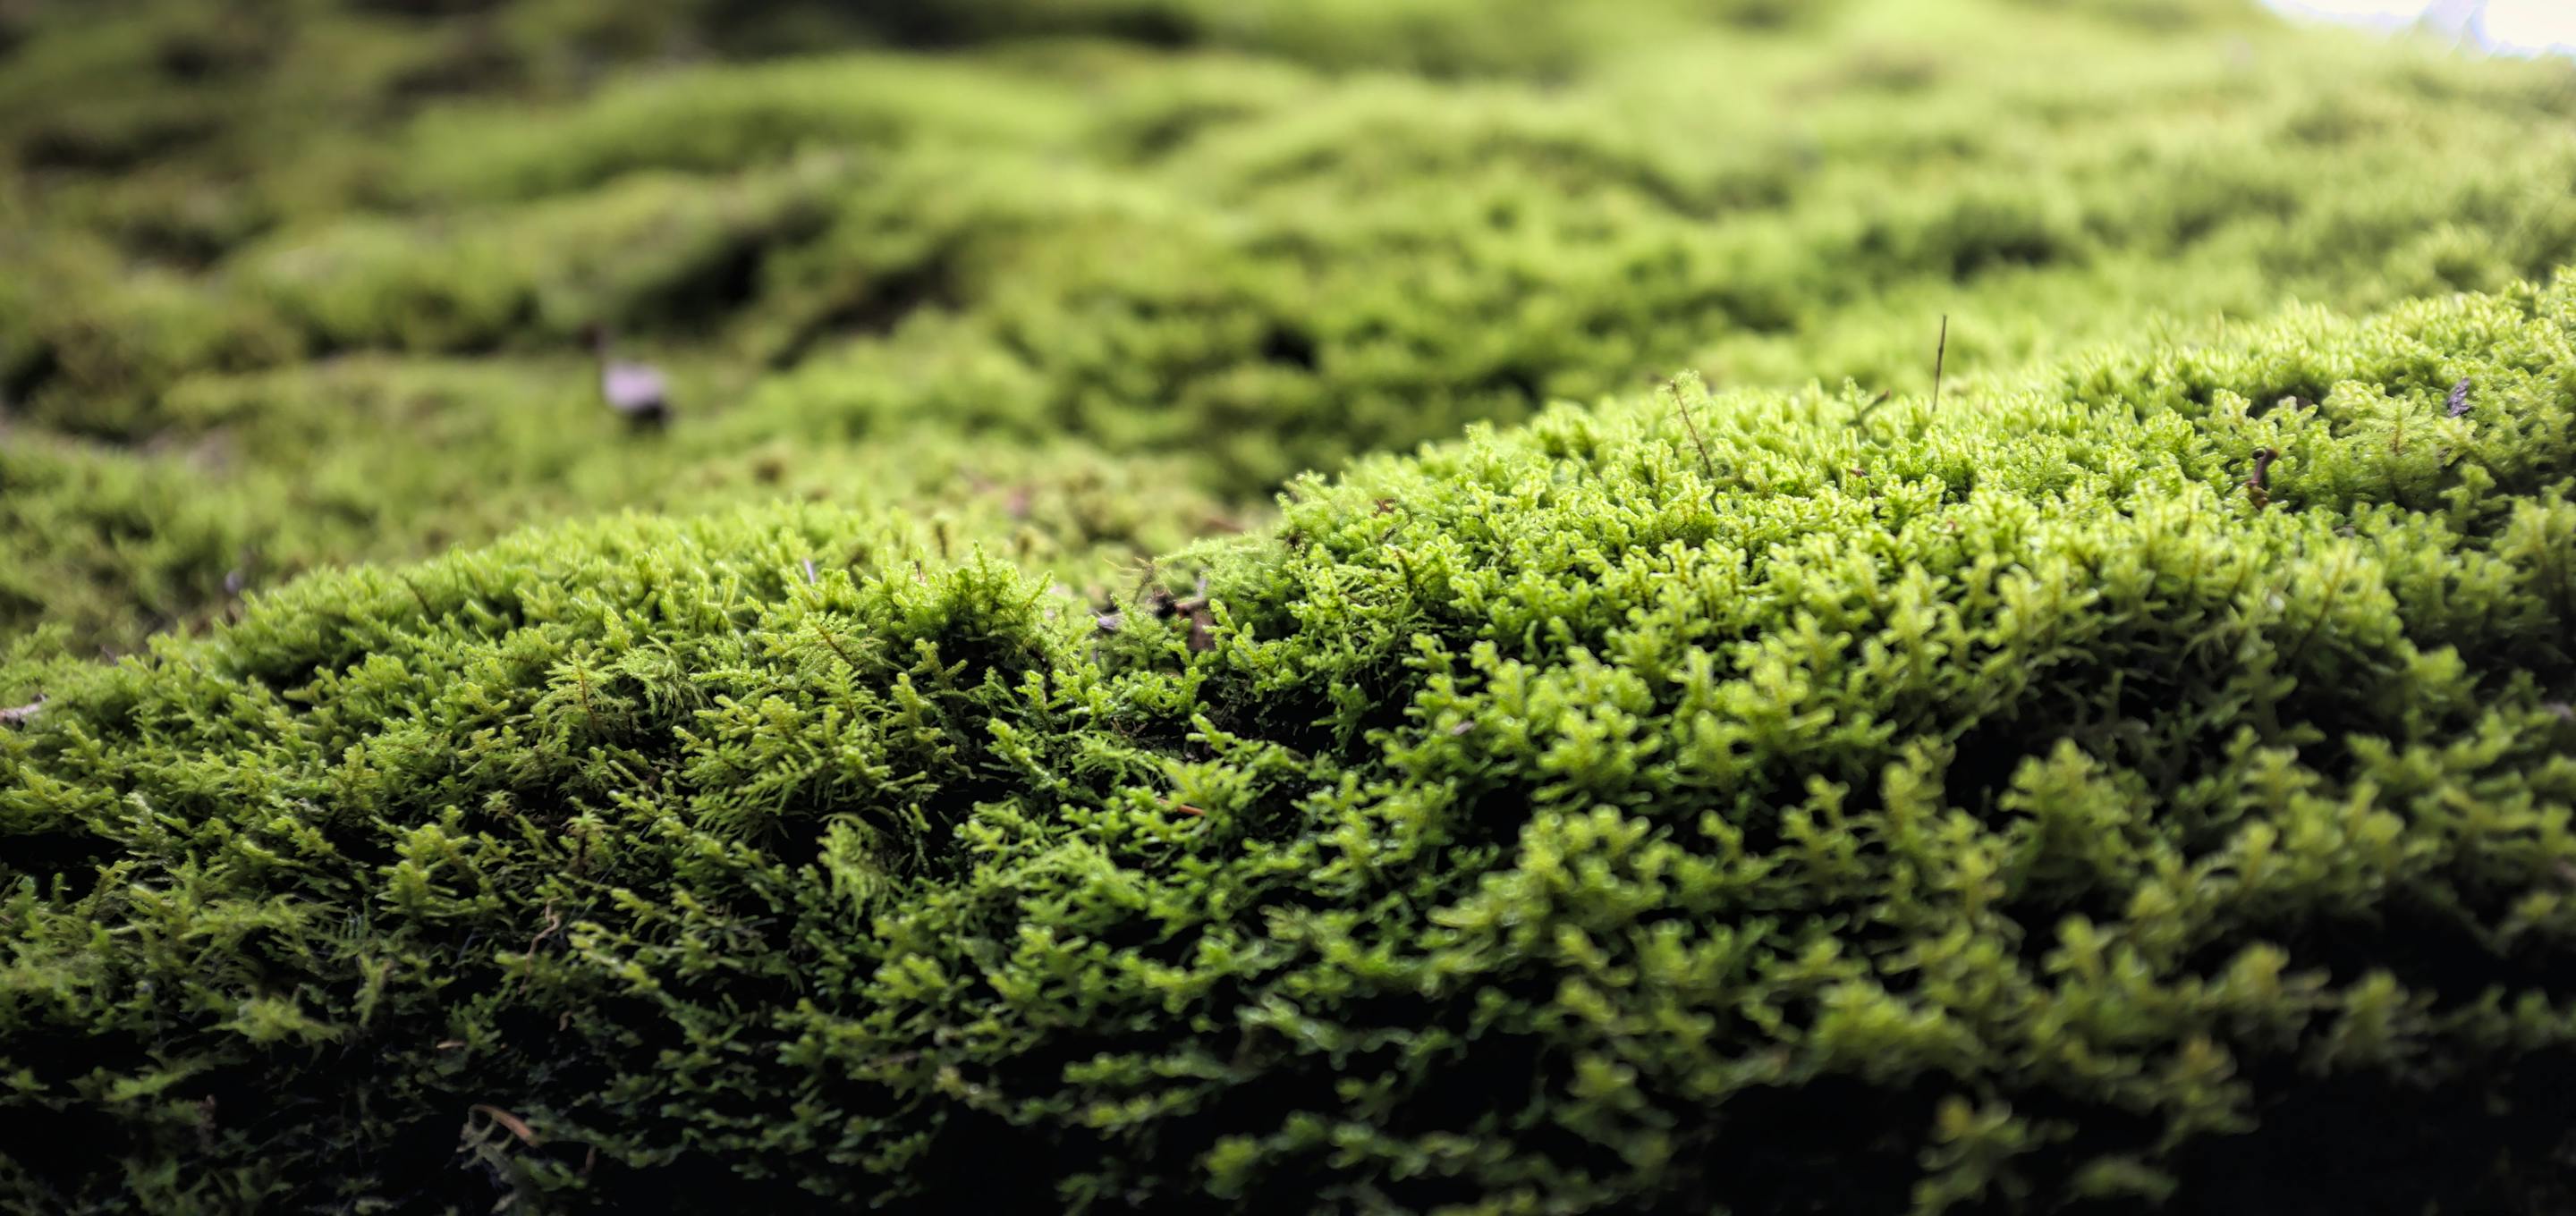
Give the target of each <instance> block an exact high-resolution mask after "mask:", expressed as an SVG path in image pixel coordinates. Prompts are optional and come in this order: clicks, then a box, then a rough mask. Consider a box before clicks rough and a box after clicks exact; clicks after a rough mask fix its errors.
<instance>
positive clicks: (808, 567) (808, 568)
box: [805, 557, 816, 585]
mask: <svg viewBox="0 0 2576 1216" xmlns="http://www.w3.org/2000/svg"><path fill="white" fill-rule="evenodd" d="M815 581H816V580H815V578H814V559H813V558H810V557H809V558H806V559H805V582H806V583H807V584H808V585H811V584H812V583H814V582H815Z"/></svg>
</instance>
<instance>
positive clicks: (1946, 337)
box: [1932, 312, 1950, 410]
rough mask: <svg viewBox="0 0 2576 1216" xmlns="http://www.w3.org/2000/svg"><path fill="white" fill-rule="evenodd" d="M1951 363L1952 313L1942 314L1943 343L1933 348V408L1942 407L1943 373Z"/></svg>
mask: <svg viewBox="0 0 2576 1216" xmlns="http://www.w3.org/2000/svg"><path fill="white" fill-rule="evenodd" d="M1949 365H1950V314H1948V313H1946V312H1945V313H1942V314H1941V344H1940V345H1939V346H1937V347H1934V348H1933V350H1932V408H1933V409H1936V410H1937V409H1939V408H1941V374H1942V373H1943V372H1944V371H1947V370H1948V369H1949Z"/></svg>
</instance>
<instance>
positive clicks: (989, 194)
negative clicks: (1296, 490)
mask: <svg viewBox="0 0 2576 1216" xmlns="http://www.w3.org/2000/svg"><path fill="white" fill-rule="evenodd" d="M626 7H627V8H629V9H633V8H634V7H635V6H626ZM236 10H238V11H236ZM907 14H909V15H910V16H907ZM22 25H23V26H24V28H23V29H22V31H21V36H20V40H19V42H18V45H17V47H16V49H15V51H14V52H12V53H10V55H9V58H8V59H7V60H6V61H5V63H0V410H5V411H7V412H8V413H9V414H10V415H11V416H12V417H13V419H14V424H15V426H16V428H17V430H16V431H15V432H14V433H13V437H12V444H13V446H20V447H24V448H25V449H27V451H28V454H26V455H17V456H15V457H14V458H15V459H16V460H17V461H18V462H19V463H20V464H21V465H22V468H21V469H18V470H13V471H12V472H11V473H10V474H9V475H8V477H7V479H6V480H5V481H0V501H5V505H0V512H6V513H7V514H9V515H14V516H18V517H24V518H30V519H42V518H53V517H59V516H67V515H80V514H84V513H87V512H90V511H92V510H93V508H92V507H91V506H90V505H89V504H87V503H85V502H79V501H71V502H66V501H63V500H64V499H66V498H71V497H77V495H78V494H79V493H80V492H79V491H75V490H68V489H65V488H64V487H68V486H78V485H81V484H84V483H85V482H86V481H89V480H94V479H98V478H107V479H113V480H124V481H147V480H148V481H153V482H167V483H171V484H173V485H174V486H175V487H177V489H176V490H174V492H173V497H174V498H175V499H177V500H179V501H180V502H182V503H183V504H184V505H182V506H180V507H178V508H176V509H175V510H168V511H164V510H160V509H156V511H155V514H154V516H153V518H154V519H155V520H156V521H159V520H167V521H168V524H169V529H168V530H170V531H172V532H173V533H178V534H187V535H197V534H202V535H203V538H204V539H203V541H202V542H201V543H192V544H191V545H190V546H188V547H187V548H185V549H176V548H172V547H168V546H161V545H132V546H128V547H126V548H125V549H123V550H117V551H115V552H117V553H118V554H119V556H118V557H116V558H115V559H114V560H112V561H96V560H92V561H85V562H81V563H66V562H63V561H60V560H58V559H57V558H56V557H54V556H52V555H50V554H49V553H48V552H47V551H46V550H47V542H44V541H43V540H41V539H28V538H32V537H39V536H40V534H39V533H37V532H36V531H35V530H33V529H29V530H27V531H23V532H21V531H12V532H10V533H6V534H0V568H7V567H11V566H15V567H18V568H20V569H26V570H43V571H46V572H47V573H46V574H45V575H44V576H42V577H29V578H27V579H25V580H23V581H24V582H25V583H27V584H28V585H29V586H30V587H32V588H33V590H28V591H19V592H17V593H15V594H13V595H12V596H11V597H10V598H9V600H8V602H7V603H5V604H0V628H10V629H19V628H24V627H27V626H31V625H33V624H35V623H38V622H43V621H52V622H56V623H58V624H60V625H61V626H63V627H64V628H65V629H66V630H67V631H68V632H67V636H68V638H69V640H70V641H71V642H72V643H73V644H74V645H76V646H78V647H79V648H80V649H81V650H82V651H83V652H85V653H86V652H90V651H92V650H94V649H96V648H97V647H100V646H105V647H107V648H109V649H110V650H112V651H116V652H124V651H129V650H132V649H134V648H135V646H136V645H137V644H138V643H139V642H140V640H141V639H142V638H143V637H144V636H147V635H148V634H150V633H151V632H154V631H155V630H160V629H168V628H174V627H176V628H190V627H194V626H197V625H200V624H202V623H204V622H206V621H209V620H213V619H218V618H221V617H223V616H225V615H227V614H229V613H230V612H232V611H234V610H235V608H236V605H235V604H234V603H233V597H232V596H231V595H230V594H228V593H226V592H225V591H224V590H223V589H224V588H225V587H226V586H227V585H228V584H230V585H234V586H238V587H241V588H243V589H245V590H255V589H260V588H266V587H273V586H276V585H278V584H279V583H280V582H281V581H283V580H284V579H285V578H287V577H290V576H292V575H293V574H296V573H299V572H302V571H304V570H308V569H314V568H320V567H326V566H332V565H338V564H345V563H348V562H352V561H360V560H409V559H419V558H424V557H428V556H431V555H433V554H435V553H437V552H439V551H440V550H441V549H442V548H443V547H444V546H446V545H450V544H456V543H480V542H484V541H489V540H491V539H493V538H495V537H497V536H499V535H501V534H503V533H505V532H507V531H509V530H511V529H513V528H515V527H518V526H523V525H525V524H528V523H533V522H540V521H543V520H547V519H555V518H562V517H565V516H570V515H586V514H604V513H614V512H616V511H619V510H625V509H639V510H667V509H696V508H700V507H706V506H718V507H721V506H730V505H736V504H756V503H762V502H768V501H772V500H774V499H776V498H778V497H781V496H782V494H804V493H813V494H819V495H820V496H822V497H823V498H824V499H825V500H826V501H829V502H832V503H835V504H837V505H842V506H846V507H852V508H857V509H863V510H884V509H899V510H903V511H907V512H911V513H917V514H925V513H934V512H950V513H953V514H955V515H956V516H957V517H958V522H959V524H960V528H961V532H964V531H982V530H984V529H986V528H987V527H991V528H992V529H993V530H994V531H995V532H998V533H999V535H997V536H996V537H995V539H996V541H997V547H999V548H1013V549H1016V548H1025V549H1027V550H1028V551H1029V552H1030V553H1031V554H1033V555H1036V557H1035V560H1033V561H1031V562H1029V563H1026V565H1025V568H1027V569H1029V570H1031V571H1033V572H1044V573H1047V574H1050V575H1053V576H1056V577H1061V578H1063V579H1065V580H1066V581H1068V582H1071V583H1074V584H1075V585H1099V586H1106V585H1108V584H1110V583H1111V582H1113V581H1115V578H1114V572H1115V570H1116V568H1117V567H1118V566H1119V565H1120V564H1121V563H1133V562H1134V561H1136V560H1139V559H1141V558H1143V557H1145V556H1149V555H1151V554H1154V553H1158V552H1161V551H1163V550H1164V549H1166V548H1168V547H1170V546H1171V545H1174V544H1177V543H1180V542H1182V541H1184V540H1187V539H1189V538H1190V537H1192V536H1195V535H1203V534H1206V533H1209V532H1211V531H1216V530H1219V529H1218V528H1216V527H1213V526H1211V521H1216V522H1219V523H1222V524H1225V525H1229V526H1240V525H1243V524H1247V523H1256V522H1258V521H1259V520H1261V519H1264V518H1267V517H1268V515H1269V514H1270V507H1269V503H1270V496H1271V494H1272V493H1273V492H1274V491H1275V490H1276V489H1277V488H1278V487H1279V486H1280V485H1281V484H1283V483H1284V482H1285V481H1286V480H1287V479H1288V478H1290V477H1292V476H1294V475H1296V474H1297V473H1300V472H1302V471H1306V470H1310V469H1320V470H1331V469H1336V468H1339V467H1342V466H1343V465H1344V464H1346V463H1347V462H1348V461H1349V460H1351V459H1353V458H1354V457H1356V456H1359V455H1362V454H1365V453H1369V452H1375V451H1384V450H1402V449H1406V448H1410V447H1412V446H1415V445H1417V444H1420V443H1424V442H1430V441H1438V440H1442V439H1446V438H1450V437H1453V436H1455V435H1456V434H1457V433H1458V432H1459V431H1460V429H1461V428H1462V427H1464V426H1466V425H1467V424H1469V423H1473V422H1478V421H1491V422H1499V423H1508V422H1513V421H1517V420H1520V419H1524V418H1527V417H1529V416H1530V415H1531V414H1533V413H1534V412H1535V411H1537V410H1538V409H1540V408H1543V407H1544V406H1545V405H1546V404H1547V403H1549V402H1551V401H1554V400H1560V399H1574V400H1590V399H1593V398H1596V397H1599V396H1602V395H1604V394H1611V393H1625V392H1633V391H1636V390H1637V389H1639V388H1640V387H1642V386H1644V385H1646V384H1648V383H1650V382H1652V381H1653V380H1655V379H1658V378H1660V377H1663V376H1668V375H1670V374H1672V373H1674V372H1676V371H1679V370H1682V369H1697V370H1699V371H1700V372H1702V373H1703V374H1704V375H1705V376H1706V377H1708V378H1709V379H1710V381H1711V382H1712V383H1717V384H1721V385H1726V386H1731V387H1744V386H1762V385H1769V386H1778V387H1784V388H1794V387H1796V386H1799V385H1802V384H1806V383H1809V382H1810V381H1815V382H1821V383H1823V384H1825V385H1828V386H1831V385H1836V384H1839V383H1840V382H1841V381H1842V380H1843V379H1844V378H1846V377H1850V378H1853V379H1856V380H1858V381H1860V382H1861V383H1863V384H1864V385H1866V386H1868V388H1869V389H1870V390H1871V391H1876V390H1878V389H1882V388H1887V389H1896V390H1900V391H1903V390H1919V389H1924V388H1927V387H1928V386H1929V380H1930V367H1929V363H1930V360H1929V358H1928V357H1927V351H1928V349H1929V347H1930V346H1931V344H1932V335H1933V332H1934V329H1935V325H1936V323H1937V320H1938V318H1939V317H1940V316H1941V315H1942V314H1944V313H1948V314H1951V315H1953V316H1956V317H1957V318H1958V319H1959V321H1960V324H1959V326H1958V331H1957V333H1956V335H1955V336H1956V341H1955V342H1954V344H1953V347H1952V349H1951V351H1950V355H1951V364H1950V367H1951V370H1952V371H1953V372H1955V373H1958V374H1962V375H1969V374H1976V373H1979V372H1983V371H2005V370H2009V369H2013V368H2016V367H2019V366H2022V365H2025V364H2027V363H2030V362H2032V361H2037V360H2047V359H2062V358H2067V357H2072V356H2073V355H2075V354H2077V353H2079V352H2082V351H2085V350H2088V349H2091V348H2093V347H2095V346H2097V345H2099V344H2102V343H2105V342H2114V341H2116V342H2142V341H2147V340H2149V338H2150V336H2152V337H2153V339H2154V340H2160V341H2168V342H2171V341H2191V340H2199V339H2205V338H2206V337H2207V336H2208V334H2209V332H2210V326H2211V323H2212V322H2213V321H2223V320H2228V319H2236V320H2243V319H2259V318H2265V317H2270V316H2274V315H2277V314H2278V313H2280V312H2281V310H2282V309H2284V308H2285V307H2287V306H2289V305H2291V304H2293V303H2297V302H2308V303H2318V304H2325V305H2329V306H2334V307H2338V308H2342V309H2346V310H2362V311H2366V310H2371V309H2376V308H2381V307H2385V306H2388V305H2391V304H2394V303H2396V302H2399V301H2402V300H2404V299H2408V298H2412V297H2415V296H2419V295H2426V294H2440V293H2446V292H2450V291H2454V290H2481V291H2492V290H2495V289H2498V288H2500V287H2502V286H2503V285H2505V284H2506V283H2509V282H2511V281H2514V280H2516V279H2521V278H2539V277H2543V276H2546V275H2548V274H2550V273H2551V272H2553V271H2554V269H2555V268H2556V266H2557V265H2558V264H2560V263H2561V262H2563V261H2566V260H2569V259H2570V258H2576V201H2571V200H2570V198H2569V196H2568V193H2567V190H2566V188H2565V187H2566V183H2567V182H2568V181H2570V180H2576V140H2571V138H2570V137H2569V135H2568V131H2569V129H2570V124H2569V120H2570V118H2571V116H2576V73H2571V72H2570V70H2569V69H2568V68H2567V67H2566V66H2565V65H2564V64H2563V63H2559V64H2530V63H2522V64H2516V63H2494V62H2486V63H2481V62H2471V61H2466V60H2463V59H2459V58H2456V57H2451V56H2445V55H2440V54H2436V53H2433V52H2430V51H2428V50H2426V49H2424V48H2418V47H2410V46H2403V45H2395V46H2392V45H2378V44H2372V43H2369V42H2366V41H2362V40H2359V39H2352V40H2346V39H2343V38H2341V37H2339V36H2335V35H2329V34H2320V33H2315V32H2309V31H2298V30H2291V29H2287V28H2284V27H2281V26H2279V25H2277V24H2275V23H2274V22H2272V21H2270V20H2269V19H2267V18H2264V17H2262V16H2261V15H2260V14H2258V13H2256V12H2253V11H2252V10H2251V7H2250V4H2238V3H2233V2H2210V3H2201V4H2194V5H2183V4H2178V3H2176V4H2168V3H2155V4H2143V3H2135V2H2132V0H2117V2H2092V3H2062V2H2060V3H2041V2H2038V0H1942V2H1941V3H1925V2H1922V0H1838V2H1836V3H1816V4H1799V5H1783V4H1777V3H1771V2H1769V0H1746V2H1729V3H1723V4H1721V3H1712V2H1710V0H1616V2H1604V3H1594V4H1585V5H1579V6H1568V5H1555V4H1546V5H1541V4H1530V3H1521V2H1519V0H1514V2H1513V3H1510V4H1506V5H1499V6H1498V5H1494V4H1489V3H1478V4H1463V3H1459V2H1457V0H1399V2H1371V3H1366V4H1358V3H1335V4H1331V5H1325V6H1320V7H1319V6H1315V5H1311V4H1308V5H1295V6H1289V5H1281V4H1270V3H1262V4H1244V3H1235V2H1232V0H1229V2H1227V3H1213V2H1207V0H1085V2H1084V3H1081V4H1064V3H1057V2H1054V0H1050V2H1049V3H1044V4H1035V3H1027V2H1024V0H961V2H957V3H948V4H941V5H853V4H836V5H823V4H816V5H800V4H794V3H787V2H784V0H780V2H774V3H768V4H763V5H754V6H750V7H749V8H742V7H741V6H734V5H725V6H712V5H703V4H692V5H669V6H652V7H651V8H650V9H649V10H637V11H635V12H624V11H621V10H605V11H603V10H601V9H600V6H597V5H591V4H583V3H576V2H574V0H511V2H509V3H493V2H490V0H483V2H478V3H469V4H428V5H420V4H392V3H355V2H334V0H297V2H296V3H293V4H260V5H229V4H224V5H217V4H209V3H207V0H127V3H125V4H123V5H120V6H112V7H104V8H103V7H100V6H42V7H40V8H39V9H37V10H36V11H34V12H33V13H32V15H29V16H27V17H25V18H23V19H22ZM764 31H766V32H764ZM777 45H792V46H794V47H796V48H797V49H799V50H802V51H804V52H806V53H805V54H801V55H798V56H796V57H793V58H784V59H782V58H774V57H761V56H760V54H759V52H761V51H762V50H763V49H764V48H767V47H773V46H777ZM2069 64H2082V65H2084V70H2083V71H2080V72H2069V71H2068V70H2067V68H2068V65H2069ZM120 148H122V149H126V150H125V151H123V152H120V151H117V149H120ZM594 323H601V324H607V325H609V326H611V327H613V328H615V329H616V331H617V332H618V334H619V336H620V338H621V341H622V343H623V345H624V347H625V348H626V349H627V350H628V352H629V353H631V354H634V355H636V356H638V357H645V358H650V359H652V360H653V361H655V362H657V363H660V364H662V365H664V366H665V367H666V368H667V369H668V370H669V371H670V372H671V373H672V375H673V376H674V378H675V379H676V380H677V382H678V384H679V389H680V392H679V397H680V406H681V408H680V410H679V421H678V424H677V425H676V426H675V427H674V428H673V429H672V431H671V432H670V433H669V434H667V435H663V436H661V437H660V438H659V439H658V440H655V441H650V442H647V441H644V440H642V439H640V438H633V437H625V436H621V435H619V434H618V433H617V432H616V430H615V429H614V428H613V427H610V426H607V425H605V424H604V419H603V418H602V417H601V414H602V411H601V410H600V409H599V407H598V405H597V403H596V401H595V400H594V399H593V394H592V389H591V384H590V380H589V377H588V375H587V372H586V371H585V370H584V367H583V358H584V355H585V353H586V348H584V347H583V346H582V345H581V343H580V340H579V339H580V335H581V333H582V332H583V330H584V329H585V328H586V327H587V326H589V325H591V324H594ZM21 436H24V437H26V438H24V439H23V440H22V439H21V438H20V437H21ZM39 440H41V441H42V442H39ZM426 448H435V449H436V450H438V451H439V452H440V453H441V454H442V457H443V460H442V461H441V462H440V470H439V471H437V472H435V473H429V472H423V471H421V470H419V469H417V468H401V467H389V465H391V464H392V462H389V461H388V460H386V459H385V458H384V454H386V453H398V454H406V455H407V454H409V453H413V452H417V451H420V450H423V449H426ZM782 454H783V457H784V458H782ZM1063 460H1070V461H1072V462H1073V464H1074V465H1075V466H1076V467H1079V468H1081V469H1083V470H1085V471H1084V472H1083V473H1082V474H1081V479H1082V480H1084V481H1085V482H1099V483H1103V484H1109V485H1117V486H1125V485H1136V486H1147V487H1154V489H1153V490H1152V491H1151V493H1152V494H1154V495H1158V496H1159V499H1158V500H1156V501H1153V502H1151V503H1150V504H1149V505H1148V507H1146V508H1145V509H1141V510H1136V511H1133V512H1130V514H1131V515H1133V516H1135V517H1138V518H1140V519H1142V520H1143V521H1145V522H1144V523H1142V524H1140V525H1128V524H1123V523H1121V524H1108V526H1105V527H1104V524H1105V523H1107V521H1103V520H1100V519H1097V518H1079V517H1074V516H1071V515H1068V514H1065V513H1062V512H1059V511H1057V510H1055V509H1054V504H1056V503H1057V502H1058V501H1059V500H1060V499H1062V498H1064V497H1066V496H1067V495H1069V494H1076V493H1078V492H1079V487H1074V486H1068V485H1066V484H1065V479H1063V478H1059V477H1056V476H1051V475H1049V473H1048V470H1050V469H1052V468H1054V467H1055V466H1057V465H1058V464H1059V462H1060V461H1063ZM34 463H41V464H44V465H46V466H48V467H46V468H33V467H23V466H27V465H30V464H34ZM411 463H412V464H413V465H418V464H420V463H421V462H418V461H413V462H411ZM62 464H67V465H68V467H54V466H57V465H62ZM111 466H113V467H114V469H115V471H108V470H109V468H110V467H111ZM925 471H937V472H941V473H950V474H954V475H953V476H948V477H946V478H945V479H944V480H943V479H932V478H930V477H927V476H925V475H924V473H925ZM674 486H687V487H690V489H689V492H688V493H687V494H686V495H680V496H675V495H674V494H673V493H672V487H674ZM1021 497H1025V498H1026V500H1027V501H1029V502H1030V503H1031V504H1033V505H1032V506H1031V507H1030V508H1029V509H1027V510H1025V511H1021V512H1019V513H1018V515H1019V516H1020V517H1019V518H1011V517H1008V513H1007V512H1006V511H1005V510H1002V509H999V508H1007V507H1008V506H1009V504H1010V503H1012V502H1013V501H1014V500H1015V499H1018V498H1021ZM1166 505H1168V506H1169V509H1165V507H1166ZM1095 514H1096V513H1095ZM172 588H186V589H190V591H189V593H188V595H187V596H185V597H184V598H174V597H173V596H172V595H171V594H169V589H172ZM120 603H122V604H131V605H133V607H132V608H131V610H129V611H126V612H124V613H122V614H121V615H120V614H115V613H111V612H108V611H105V610H104V607H103V606H106V605H114V604H120Z"/></svg>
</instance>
